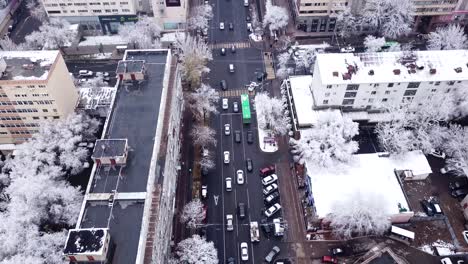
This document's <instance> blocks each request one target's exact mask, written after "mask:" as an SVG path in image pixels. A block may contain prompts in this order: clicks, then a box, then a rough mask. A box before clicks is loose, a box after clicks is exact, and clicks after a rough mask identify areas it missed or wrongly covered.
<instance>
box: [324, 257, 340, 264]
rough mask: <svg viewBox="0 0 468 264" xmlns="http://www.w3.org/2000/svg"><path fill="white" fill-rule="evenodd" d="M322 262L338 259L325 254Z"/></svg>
mask: <svg viewBox="0 0 468 264" xmlns="http://www.w3.org/2000/svg"><path fill="white" fill-rule="evenodd" d="M322 262H323V263H338V260H337V259H336V258H334V257H332V256H323V257H322Z"/></svg>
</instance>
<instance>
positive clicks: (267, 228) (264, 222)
mask: <svg viewBox="0 0 468 264" xmlns="http://www.w3.org/2000/svg"><path fill="white" fill-rule="evenodd" d="M260 226H261V228H262V230H263V232H265V235H267V236H268V235H269V234H270V233H271V226H270V223H268V221H267V220H266V219H262V220H261V221H260Z"/></svg>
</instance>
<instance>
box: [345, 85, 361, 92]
mask: <svg viewBox="0 0 468 264" xmlns="http://www.w3.org/2000/svg"><path fill="white" fill-rule="evenodd" d="M357 89H359V84H348V86H346V90H347V91H356V90H357Z"/></svg>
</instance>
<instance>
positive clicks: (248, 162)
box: [245, 158, 253, 172]
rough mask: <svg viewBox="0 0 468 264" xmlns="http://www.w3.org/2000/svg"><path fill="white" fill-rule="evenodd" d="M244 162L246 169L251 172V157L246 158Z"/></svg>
mask: <svg viewBox="0 0 468 264" xmlns="http://www.w3.org/2000/svg"><path fill="white" fill-rule="evenodd" d="M245 163H246V165H247V171H249V172H252V171H253V163H252V159H249V158H248V159H246V160H245Z"/></svg>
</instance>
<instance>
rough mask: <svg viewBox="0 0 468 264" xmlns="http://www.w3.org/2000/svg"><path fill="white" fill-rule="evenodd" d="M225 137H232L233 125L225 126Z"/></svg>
mask: <svg viewBox="0 0 468 264" xmlns="http://www.w3.org/2000/svg"><path fill="white" fill-rule="evenodd" d="M224 135H226V136H229V135H231V125H230V124H224Z"/></svg>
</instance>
